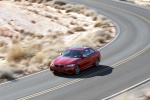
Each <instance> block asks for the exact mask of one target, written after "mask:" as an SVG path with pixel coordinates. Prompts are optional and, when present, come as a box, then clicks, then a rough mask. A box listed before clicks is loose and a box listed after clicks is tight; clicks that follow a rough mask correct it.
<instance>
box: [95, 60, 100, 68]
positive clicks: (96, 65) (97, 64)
mask: <svg viewBox="0 0 150 100" xmlns="http://www.w3.org/2000/svg"><path fill="white" fill-rule="evenodd" d="M99 62H100V61H99V59H96V61H95V64H94V66H95V67H98V66H99Z"/></svg>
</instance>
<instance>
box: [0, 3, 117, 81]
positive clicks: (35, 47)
mask: <svg viewBox="0 0 150 100" xmlns="http://www.w3.org/2000/svg"><path fill="white" fill-rule="evenodd" d="M0 9H1V10H0V81H1V82H3V81H7V80H8V79H12V78H14V77H15V78H16V77H19V76H23V75H27V74H31V73H34V72H37V71H40V70H43V69H46V68H48V67H49V65H50V63H51V61H52V60H53V59H54V58H55V57H57V56H58V55H59V53H61V52H62V51H64V50H65V49H66V48H68V47H70V46H74V45H84V46H90V47H93V48H95V49H97V48H100V47H102V46H104V45H105V44H107V43H108V42H110V41H111V40H112V39H113V38H114V37H115V36H116V27H115V26H114V25H113V23H112V22H111V21H110V20H109V19H107V18H106V17H105V16H103V15H100V14H98V13H97V12H96V11H94V10H90V9H87V8H86V7H85V6H84V5H71V4H67V3H65V2H64V1H58V0H57V1H53V0H50V1H47V2H43V1H40V0H37V1H36V0H34V2H33V1H32V0H30V1H26V2H25V1H22V2H20V1H0Z"/></svg>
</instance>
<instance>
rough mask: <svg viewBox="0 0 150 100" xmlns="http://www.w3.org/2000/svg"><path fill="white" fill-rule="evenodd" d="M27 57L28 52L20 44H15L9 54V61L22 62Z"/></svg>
mask: <svg viewBox="0 0 150 100" xmlns="http://www.w3.org/2000/svg"><path fill="white" fill-rule="evenodd" d="M25 57H26V51H25V50H24V49H23V48H21V47H20V45H19V44H13V45H12V46H11V47H10V49H9V51H8V54H7V57H6V58H7V61H8V62H11V61H20V60H21V59H23V58H25Z"/></svg>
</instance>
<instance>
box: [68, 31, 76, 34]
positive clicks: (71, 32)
mask: <svg viewBox="0 0 150 100" xmlns="http://www.w3.org/2000/svg"><path fill="white" fill-rule="evenodd" d="M67 33H69V34H74V33H75V31H74V30H68V31H67Z"/></svg>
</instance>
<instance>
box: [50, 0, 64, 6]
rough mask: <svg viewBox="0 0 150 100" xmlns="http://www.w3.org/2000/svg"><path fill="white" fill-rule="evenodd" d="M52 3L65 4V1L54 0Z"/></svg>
mask: <svg viewBox="0 0 150 100" xmlns="http://www.w3.org/2000/svg"><path fill="white" fill-rule="evenodd" d="M53 4H56V5H60V6H64V5H66V4H67V3H66V2H65V1H61V0H57V1H54V2H53Z"/></svg>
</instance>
